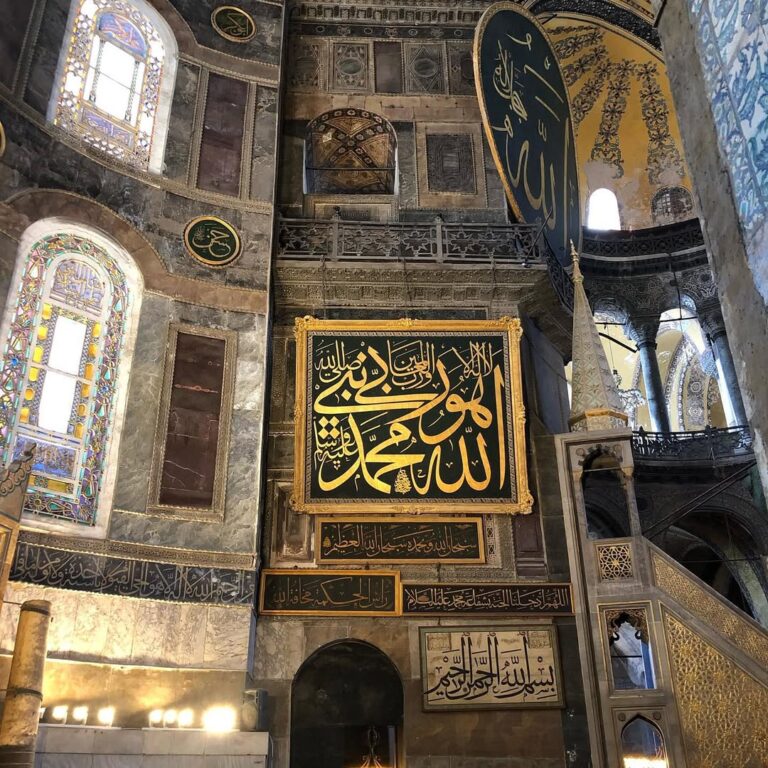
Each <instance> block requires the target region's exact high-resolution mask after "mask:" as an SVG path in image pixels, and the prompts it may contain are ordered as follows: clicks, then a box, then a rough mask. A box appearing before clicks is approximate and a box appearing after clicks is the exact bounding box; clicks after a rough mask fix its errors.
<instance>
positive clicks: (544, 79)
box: [474, 2, 581, 264]
mask: <svg viewBox="0 0 768 768" xmlns="http://www.w3.org/2000/svg"><path fill="white" fill-rule="evenodd" d="M474 63H475V84H476V87H477V95H478V100H479V102H480V109H481V111H482V116H483V126H484V128H485V132H486V136H487V137H488V143H489V144H490V147H491V153H492V154H493V159H494V162H495V164H496V168H497V170H498V172H499V175H500V176H501V179H502V182H503V184H504V189H505V191H506V194H507V199H508V201H509V204H510V207H511V208H512V210H513V211H514V213H515V216H516V217H517V218H518V220H519V221H521V222H527V223H529V224H535V225H538V226H539V227H541V229H542V231H543V233H544V237H545V238H546V241H547V244H548V245H549V247H550V249H551V250H552V252H553V253H554V254H555V256H556V257H557V259H558V260H559V261H560V263H561V264H568V263H570V259H571V257H570V251H571V249H570V241H571V240H572V241H573V243H574V245H575V246H576V248H577V249H579V248H580V241H581V200H580V197H579V179H578V167H577V163H576V144H575V141H574V131H573V118H572V114H571V106H570V99H569V96H568V89H567V87H566V85H565V81H564V79H563V74H562V72H561V70H560V64H559V62H558V59H557V55H556V54H555V52H554V50H553V48H552V45H551V43H550V40H549V37H548V36H547V34H546V32H545V31H544V29H543V27H542V26H541V25H540V24H539V22H538V21H537V20H536V18H535V17H534V16H532V15H531V14H530V13H529V12H528V11H526V10H523V9H522V8H520V6H518V5H516V4H513V3H510V2H501V3H496V4H495V5H492V6H491V7H490V8H488V9H487V10H486V12H485V13H484V14H483V16H482V18H481V19H480V23H479V24H478V26H477V31H476V33H475V46H474Z"/></svg>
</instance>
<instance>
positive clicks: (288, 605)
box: [259, 568, 401, 616]
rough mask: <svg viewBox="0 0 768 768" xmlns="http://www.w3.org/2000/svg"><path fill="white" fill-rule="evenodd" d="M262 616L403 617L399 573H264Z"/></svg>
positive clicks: (260, 606) (278, 569)
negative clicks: (401, 614)
mask: <svg viewBox="0 0 768 768" xmlns="http://www.w3.org/2000/svg"><path fill="white" fill-rule="evenodd" d="M259 613H260V614H264V615H274V616H286V615H294V614H297V615H305V616H399V615H400V613H401V610H400V573H399V571H320V570H298V569H296V568H285V569H282V568H272V569H265V570H263V571H262V572H261V589H260V590H259Z"/></svg>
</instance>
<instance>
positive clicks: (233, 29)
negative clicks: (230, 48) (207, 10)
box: [211, 5, 256, 43]
mask: <svg viewBox="0 0 768 768" xmlns="http://www.w3.org/2000/svg"><path fill="white" fill-rule="evenodd" d="M211 25H212V26H213V28H214V29H215V30H216V32H218V33H219V34H220V35H221V36H222V37H223V38H224V39H225V40H229V41H230V42H233V43H247V42H248V41H249V40H252V39H253V37H254V35H255V34H256V22H254V20H253V18H252V16H251V15H250V14H249V13H246V12H245V11H244V10H243V9H242V8H238V7H237V6H234V5H220V6H219V7H218V8H214V10H213V13H212V14H211Z"/></svg>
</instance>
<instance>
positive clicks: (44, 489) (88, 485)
mask: <svg viewBox="0 0 768 768" xmlns="http://www.w3.org/2000/svg"><path fill="white" fill-rule="evenodd" d="M54 221H55V220H54ZM51 224H52V221H51V220H49V221H48V222H47V226H46V223H45V222H38V224H35V225H33V226H32V227H30V229H29V230H28V231H27V234H26V235H25V237H24V238H23V239H22V245H21V249H20V252H19V261H18V264H17V268H16V275H15V278H14V282H13V284H12V288H11V293H10V295H9V298H8V302H7V305H6V316H5V321H4V324H3V339H4V341H5V346H4V350H3V361H2V369H0V445H1V446H2V453H3V455H2V459H3V462H4V463H7V462H8V461H10V460H12V459H15V458H17V457H18V456H20V455H21V453H23V451H24V450H25V448H26V447H27V446H29V444H30V443H34V444H35V445H36V450H35V455H34V465H33V472H32V475H31V477H30V482H29V489H28V493H27V497H26V500H25V503H24V511H25V512H26V513H32V514H39V515H47V516H50V517H53V518H59V519H60V520H66V521H71V522H74V523H82V524H85V525H88V526H95V525H97V511H98V510H99V509H100V508H102V503H104V504H105V505H107V506H108V504H109V502H110V499H109V498H104V497H108V496H109V495H110V493H111V486H112V479H113V477H114V467H112V472H111V474H109V476H107V475H106V474H105V470H106V469H107V464H108V457H109V454H110V448H111V445H110V443H111V440H110V439H111V437H112V434H113V433H114V431H115V427H116V426H118V424H119V421H120V419H119V415H120V413H121V411H122V406H123V402H122V401H123V400H124V393H125V389H126V387H125V382H126V380H127V374H128V370H127V368H128V367H129V365H130V360H129V358H130V354H127V353H126V351H125V350H126V346H130V345H129V344H127V342H128V341H129V339H130V338H131V334H132V332H133V331H134V328H135V323H134V322H133V318H134V317H135V315H136V311H137V309H138V305H139V303H140V300H141V290H140V286H141V278H140V276H139V274H138V271H137V270H136V267H135V265H134V264H133V262H132V261H131V259H130V257H128V256H127V254H125V253H124V252H122V251H121V250H120V249H119V248H117V247H116V246H114V244H112V243H111V242H109V241H107V240H106V239H105V238H103V237H101V236H99V235H97V234H95V233H90V232H88V231H87V230H83V229H82V228H77V227H71V226H67V227H66V228H65V227H64V226H63V225H62V223H61V222H55V224H57V225H58V227H60V229H58V228H57V229H55V230H53V231H52V228H51ZM41 230H42V232H41ZM100 496H101V497H102V498H100ZM100 523H101V526H102V527H103V525H104V524H105V521H103V520H102V521H100Z"/></svg>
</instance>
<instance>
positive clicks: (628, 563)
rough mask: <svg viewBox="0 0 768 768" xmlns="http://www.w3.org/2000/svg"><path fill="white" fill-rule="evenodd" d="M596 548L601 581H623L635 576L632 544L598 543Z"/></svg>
mask: <svg viewBox="0 0 768 768" xmlns="http://www.w3.org/2000/svg"><path fill="white" fill-rule="evenodd" d="M595 548H596V549H597V568H598V571H599V573H600V581H622V580H624V579H633V578H634V577H635V572H634V568H633V567H632V545H631V544H629V543H625V544H596V545H595Z"/></svg>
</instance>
